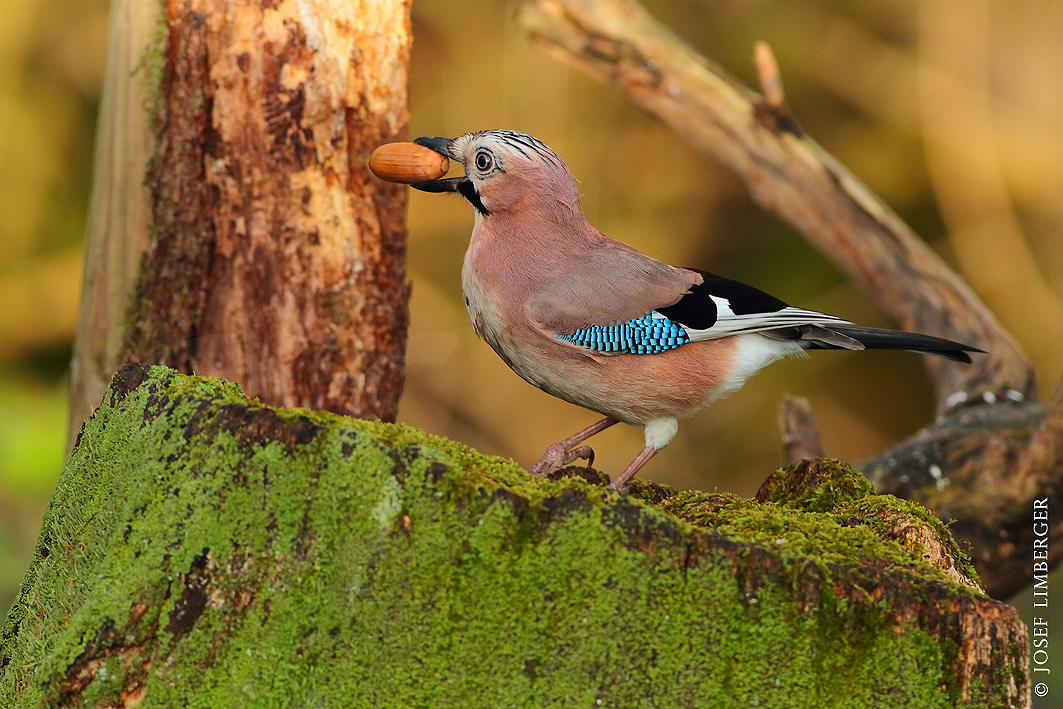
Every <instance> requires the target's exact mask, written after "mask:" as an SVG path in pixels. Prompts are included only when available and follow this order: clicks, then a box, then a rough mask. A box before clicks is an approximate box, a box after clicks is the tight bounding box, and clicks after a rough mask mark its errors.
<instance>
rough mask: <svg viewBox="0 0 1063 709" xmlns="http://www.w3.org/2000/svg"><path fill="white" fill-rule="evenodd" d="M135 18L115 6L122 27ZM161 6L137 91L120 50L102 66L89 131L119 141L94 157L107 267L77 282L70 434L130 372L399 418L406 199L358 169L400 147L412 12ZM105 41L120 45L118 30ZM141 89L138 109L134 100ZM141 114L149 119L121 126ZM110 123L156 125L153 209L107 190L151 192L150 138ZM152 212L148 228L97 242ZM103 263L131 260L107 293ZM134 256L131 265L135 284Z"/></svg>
mask: <svg viewBox="0 0 1063 709" xmlns="http://www.w3.org/2000/svg"><path fill="white" fill-rule="evenodd" d="M149 4H150V3H149ZM143 5H144V0H125V1H124V2H119V3H117V6H116V9H115V14H116V16H119V17H120V16H123V13H128V12H130V8H141V9H142V6H143ZM163 10H164V12H165V20H164V23H163V24H162V25H161V26H160V27H161V28H162V30H163V31H161V32H159V33H158V40H157V41H156V43H154V44H152V45H149V46H148V47H147V48H146V49H144V50H143V54H142V55H140V56H139V59H138V63H139V66H141V68H142V70H141V72H140V73H139V74H133V76H131V74H132V72H131V68H132V67H130V65H129V63H130V61H131V59H130V58H129V56H130V55H132V54H133V53H134V52H133V50H129V49H128V48H127V50H126V52H125V56H126V57H127V59H126V61H125V62H121V61H118V60H115V62H114V66H113V67H112V66H111V65H109V68H108V83H107V87H108V90H106V91H105V96H104V111H103V115H102V122H101V128H100V133H101V138H102V137H106V136H109V137H111V138H112V141H111V143H112V144H111V145H110V147H109V148H108V152H107V155H106V156H104V155H103V154H102V153H101V156H100V159H98V160H97V173H96V181H95V186H94V191H95V192H94V203H93V204H94V210H95V212H94V216H95V217H96V218H95V219H93V220H91V224H92V226H91V227H90V230H89V234H88V241H89V248H88V252H89V254H92V255H94V256H93V258H95V259H100V258H101V257H102V258H103V259H104V261H103V262H102V263H101V262H99V261H97V262H90V263H89V264H87V267H86V274H87V277H86V291H85V294H84V296H83V302H84V303H85V304H86V307H85V308H84V309H83V315H82V318H83V321H82V327H81V328H80V329H79V337H78V342H77V344H76V356H75V372H74V401H73V405H72V407H71V409H72V430H74V429H76V426H78V425H79V424H80V422H81V421H82V420H83V419H84V416H85V415H86V412H87V411H89V410H91V409H89V408H88V407H89V406H91V405H92V403H94V402H95V401H97V400H98V399H99V397H100V396H101V395H102V389H99V385H100V384H101V383H103V382H106V381H107V379H108V378H109V377H110V375H111V373H113V371H114V370H115V369H116V368H117V366H119V365H120V364H121V362H122V361H144V362H158V363H163V364H167V365H169V366H172V367H175V368H177V369H179V370H181V371H184V372H192V371H196V372H199V373H205V374H211V375H215V376H219V377H224V378H228V379H232V380H235V381H238V382H240V383H241V385H242V386H243V387H244V388H245V389H246V390H247V392H248V393H249V394H251V395H253V396H257V397H259V398H261V399H262V400H263V401H266V402H270V403H273V404H276V405H284V406H308V407H313V408H319V409H327V410H331V411H337V412H342V413H346V414H351V415H358V416H375V417H379V418H382V419H385V420H388V419H393V418H394V415H395V411H396V407H397V403H398V397H399V394H400V393H401V390H402V381H403V354H404V342H405V338H406V325H407V321H408V312H407V300H408V290H409V289H408V285H407V283H406V266H405V236H406V234H405V206H406V190H405V188H404V187H402V186H399V185H391V184H386V183H382V182H380V181H379V180H375V179H374V178H371V177H370V175H369V172H368V168H367V167H366V159H367V157H368V155H369V153H370V152H371V151H372V149H373V148H375V147H376V146H377V145H379V144H380V143H383V142H388V141H392V140H396V139H401V138H403V137H405V135H406V132H407V128H408V123H409V113H408V109H407V89H408V69H409V49H410V41H411V35H410V18H409V11H410V6H409V1H408V0H357V1H355V2H333V1H332V0H311V1H309V2H295V1H294V0H285V1H284V2H281V3H266V2H255V1H243V2H235V3H226V2H217V1H216V0H167V2H165V3H164V8H163ZM138 26H139V25H138ZM116 27H117V25H116ZM111 41H112V42H113V43H115V44H114V45H113V46H114V47H117V46H120V45H121V44H122V42H123V41H124V38H123V37H121V36H116V35H115V31H114V30H112V37H111ZM117 53H118V52H117V51H112V56H113V55H115V54H117ZM123 72H124V73H123ZM144 77H146V78H144ZM134 79H135V80H137V81H141V82H142V83H143V90H144V91H146V93H147V95H146V96H144V95H138V93H137V92H136V91H133V90H130V89H129V82H131V81H133V80H134ZM144 102H146V103H147V105H148V110H149V111H150V115H149V119H150V120H149V121H140V122H139V123H136V121H132V119H129V116H130V115H131V114H132V113H133V112H134V109H132V108H131V105H135V106H136V107H137V108H140V104H141V103H144ZM114 116H120V117H125V118H126V119H127V120H129V121H132V122H133V123H136V125H134V126H133V127H139V128H141V129H142V130H146V129H148V126H149V124H150V129H151V131H152V135H151V144H152V147H151V157H150V160H149V164H148V166H147V172H146V181H147V192H146V194H144V193H142V192H141V191H139V190H136V189H132V190H130V192H129V193H128V194H127V195H125V196H124V197H123V196H122V195H118V196H115V195H114V194H113V193H110V192H109V190H113V189H115V188H116V187H117V185H116V184H115V180H114V179H113V178H112V173H113V172H114V171H115V170H121V175H123V176H125V182H123V183H122V184H124V185H125V186H126V187H132V186H135V185H136V183H137V182H138V181H139V179H144V173H143V172H140V173H139V176H138V173H137V168H138V166H139V167H140V168H141V169H143V155H142V152H141V153H137V152H136V151H134V150H133V147H135V146H140V145H141V143H142V142H143V141H144V135H143V132H140V133H138V132H137V131H135V130H134V131H131V132H130V133H129V134H125V135H122V134H120V133H118V132H116V128H115V125H114V122H113V121H114V120H115V119H114ZM103 157H106V158H107V159H106V160H104V159H102V158H103ZM145 199H146V201H147V205H146V208H145V211H146V215H147V216H146V218H145V219H143V220H140V221H135V220H134V223H131V224H129V225H127V226H128V228H126V229H124V230H119V231H118V233H113V232H111V231H109V228H110V225H111V224H112V222H113V221H114V220H115V219H117V218H118V217H116V216H115V214H119V215H120V213H121V212H122V210H123V209H124V210H125V211H127V212H130V213H137V212H136V209H137V207H136V203H137V201H138V200H140V201H143V200H145ZM130 205H132V206H130ZM145 232H146V233H145ZM148 234H150V243H149V239H148ZM100 244H104V245H103V246H100ZM145 248H146V252H144V253H143V258H142V259H141V258H140V257H141V252H142V251H143V249H145ZM99 252H102V256H101V254H100V253H99ZM115 253H119V254H121V258H122V259H123V260H124V261H123V263H125V264H126V266H125V270H124V271H123V273H122V277H121V278H118V279H116V278H114V274H113V273H112V271H113V270H114V269H113V267H112V266H111V264H110V263H108V262H107V261H106V259H107V258H108V255H110V254H115ZM130 260H134V261H135V260H139V263H140V265H139V272H138V273H137V274H136V276H135V278H132V281H131V282H130V276H131V274H130V269H129V263H130Z"/></svg>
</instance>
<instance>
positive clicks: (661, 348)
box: [558, 312, 690, 354]
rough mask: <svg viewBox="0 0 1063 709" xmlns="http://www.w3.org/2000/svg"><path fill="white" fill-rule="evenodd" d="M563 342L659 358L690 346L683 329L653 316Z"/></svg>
mask: <svg viewBox="0 0 1063 709" xmlns="http://www.w3.org/2000/svg"><path fill="white" fill-rule="evenodd" d="M558 337H560V338H561V339H562V340H565V341H567V342H571V343H573V344H576V345H579V346H581V347H586V348H587V349H589V350H593V351H595V352H605V353H607V354H656V353H658V352H665V351H667V350H672V349H675V348H676V347H680V346H682V345H685V344H686V343H688V342H690V337H689V336H688V335H687V333H686V330H684V329H683V326H682V325H678V324H676V323H674V322H672V321H671V320H669V319H668V318H666V317H664V316H663V315H661V314H660V313H657V312H653V313H650V314H649V315H643V316H642V317H641V318H635V319H634V320H628V321H627V322H626V323H622V324H620V325H608V326H602V325H592V326H590V327H585V328H583V329H581V330H576V331H575V332H572V333H568V334H560V333H559V334H558Z"/></svg>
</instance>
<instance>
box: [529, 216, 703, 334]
mask: <svg viewBox="0 0 1063 709" xmlns="http://www.w3.org/2000/svg"><path fill="white" fill-rule="evenodd" d="M603 239H604V237H603ZM700 280H701V276H700V275H699V274H698V273H696V272H694V271H690V270H689V269H684V268H676V267H674V266H669V265H667V264H664V263H661V262H660V261H657V260H656V259H653V258H651V257H649V256H646V255H645V254H643V253H640V252H638V251H636V250H635V249H633V248H631V247H629V246H627V245H625V244H622V243H620V242H616V241H612V240H607V241H606V240H603V241H601V242H599V243H598V244H595V245H594V246H592V247H591V248H588V249H584V250H582V251H581V252H580V253H579V255H578V257H574V258H566V259H554V265H553V267H552V273H551V274H550V277H549V278H546V279H543V280H542V281H541V282H540V283H539V285H538V287H536V288H535V290H534V292H532V293H529V294H528V296H527V301H526V305H527V309H528V315H529V317H530V318H531V319H532V320H533V321H534V322H535V323H536V324H537V325H538V326H539V327H541V328H542V329H544V330H546V331H547V332H554V333H559V334H571V333H574V332H577V331H579V330H583V329H586V328H590V327H596V326H597V327H614V326H620V325H622V324H624V323H627V322H628V321H630V320H634V319H637V318H641V317H643V316H645V315H648V314H649V313H651V312H653V311H654V310H656V309H657V308H660V307H664V306H669V305H675V304H677V303H679V302H680V301H681V300H682V299H683V298H685V297H688V294H689V293H690V291H691V288H693V287H694V286H695V285H696V284H697V283H698V282H699V281H700Z"/></svg>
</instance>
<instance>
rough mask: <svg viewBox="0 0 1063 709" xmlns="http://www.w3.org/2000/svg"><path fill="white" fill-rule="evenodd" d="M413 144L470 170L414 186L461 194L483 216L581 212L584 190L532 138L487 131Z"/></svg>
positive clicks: (427, 138) (561, 164)
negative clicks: (516, 212) (580, 194)
mask: <svg viewBox="0 0 1063 709" xmlns="http://www.w3.org/2000/svg"><path fill="white" fill-rule="evenodd" d="M414 142H415V143H417V144H418V145H422V146H424V147H426V148H429V149H431V150H434V151H436V152H437V153H441V154H443V155H446V156H447V157H448V158H450V159H452V160H457V161H458V162H460V163H461V164H462V165H464V166H465V175H464V176H462V177H451V178H444V179H441V180H432V181H431V182H421V183H418V184H414V185H411V187H415V188H417V189H419V190H422V191H424V192H458V193H459V194H461V195H462V196H463V197H465V198H466V199H467V200H469V202H471V203H472V206H474V207H475V208H476V211H477V212H478V213H479V215H480V216H481V217H487V216H489V215H494V214H504V213H507V212H513V211H518V210H519V211H522V212H528V211H529V210H536V209H538V210H546V211H548V212H554V211H557V210H559V209H562V208H567V209H576V210H578V205H579V191H578V190H577V188H576V181H575V180H574V179H573V177H572V174H571V173H570V172H569V171H568V168H567V167H565V163H564V162H562V161H561V158H559V157H558V156H557V153H555V152H554V151H553V150H551V149H550V148H548V147H547V146H546V145H544V144H543V143H541V142H540V141H538V140H537V139H535V138H533V137H531V136H530V135H526V134H524V133H518V132H516V131H511V130H488V131H482V132H480V133H466V134H465V135H463V136H461V137H459V138H454V139H450V138H436V137H434V136H425V137H423V138H418V139H417V140H415V141H414Z"/></svg>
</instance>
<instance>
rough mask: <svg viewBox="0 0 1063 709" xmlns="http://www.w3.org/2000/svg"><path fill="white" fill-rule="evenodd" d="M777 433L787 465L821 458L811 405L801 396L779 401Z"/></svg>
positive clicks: (786, 397) (821, 452) (784, 398)
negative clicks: (780, 439)
mask: <svg viewBox="0 0 1063 709" xmlns="http://www.w3.org/2000/svg"><path fill="white" fill-rule="evenodd" d="M778 418H779V432H780V434H781V435H782V448H783V459H784V460H785V461H786V464H787V465H790V464H792V463H796V462H797V461H799V460H809V459H811V458H822V457H823V443H822V442H821V441H820V439H819V431H818V430H817V429H816V420H815V419H814V418H813V417H812V403H811V402H810V401H809V400H808V399H806V398H805V397H803V396H790V395H789V394H787V395H786V396H784V397H783V398H782V399H781V400H780V401H779V408H778Z"/></svg>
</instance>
